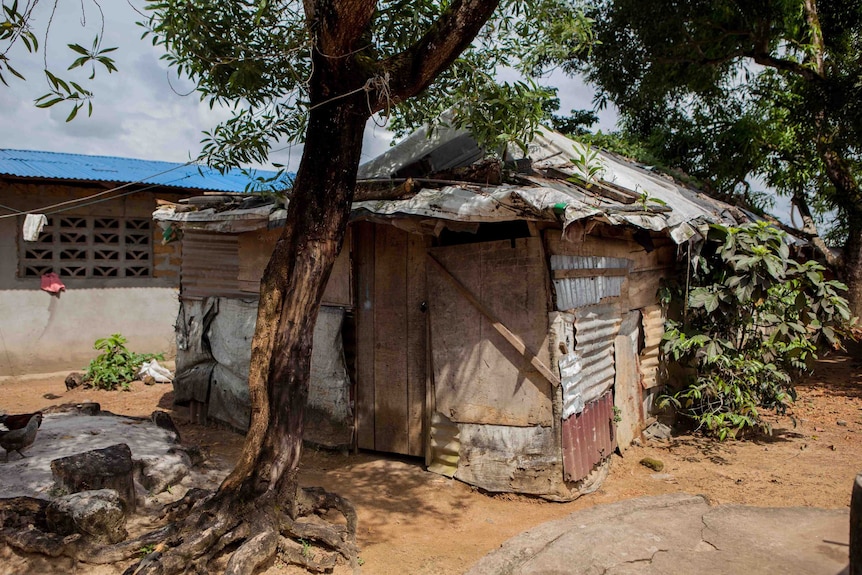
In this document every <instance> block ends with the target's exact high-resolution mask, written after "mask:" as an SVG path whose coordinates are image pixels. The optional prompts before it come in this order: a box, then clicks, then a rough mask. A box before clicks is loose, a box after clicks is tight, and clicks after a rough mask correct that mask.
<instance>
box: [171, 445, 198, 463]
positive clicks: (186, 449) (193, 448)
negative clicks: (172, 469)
mask: <svg viewBox="0 0 862 575" xmlns="http://www.w3.org/2000/svg"><path fill="white" fill-rule="evenodd" d="M174 451H182V452H183V453H185V454H186V455H187V456H188V457H189V460H190V461H191V462H192V467H197V466H198V465H201V464H202V463H203V462H204V461H206V460H207V454H206V453H205V452H204V450H203V449H201V448H200V447H199V446H197V445H177V446H176V447H172V448H171V449H170V450H169V451H168V453H173V452H174Z"/></svg>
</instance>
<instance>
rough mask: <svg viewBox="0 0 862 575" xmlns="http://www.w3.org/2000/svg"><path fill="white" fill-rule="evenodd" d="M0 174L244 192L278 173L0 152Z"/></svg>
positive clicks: (8, 151)
mask: <svg viewBox="0 0 862 575" xmlns="http://www.w3.org/2000/svg"><path fill="white" fill-rule="evenodd" d="M0 174H2V175H9V176H18V177H22V178H45V179H52V180H71V181H86V182H91V181H97V182H118V183H131V182H141V183H143V184H157V185H160V186H167V187H174V188H188V189H195V190H210V191H217V192H244V191H246V186H247V185H248V184H249V183H250V182H253V181H254V179H255V178H259V177H263V178H271V177H273V176H275V175H276V172H271V171H267V170H255V171H253V172H250V173H249V174H246V173H243V172H242V170H237V169H233V170H231V171H229V172H228V173H226V174H220V173H219V172H218V171H217V170H214V169H212V168H209V167H207V166H199V165H197V164H177V163H173V162H158V161H152V160H137V159H132V158H116V157H111V156H87V155H83V154H64V153H59V152H40V151H35V150H6V149H0ZM287 177H288V178H290V177H292V175H288V176H287ZM288 181H289V180H288Z"/></svg>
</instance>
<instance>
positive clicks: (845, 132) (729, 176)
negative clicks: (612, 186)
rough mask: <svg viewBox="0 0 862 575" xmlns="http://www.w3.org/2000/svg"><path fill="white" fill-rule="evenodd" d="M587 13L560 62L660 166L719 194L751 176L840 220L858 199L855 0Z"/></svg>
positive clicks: (622, 0) (725, 0)
mask: <svg viewBox="0 0 862 575" xmlns="http://www.w3.org/2000/svg"><path fill="white" fill-rule="evenodd" d="M589 14H590V16H591V17H592V18H594V19H595V20H596V26H595V31H596V37H597V39H598V40H599V41H600V44H598V45H597V46H596V48H595V49H594V50H593V52H592V54H591V55H590V57H589V58H587V59H584V60H581V61H578V62H572V63H570V65H569V67H570V69H579V70H584V71H586V73H587V75H588V78H589V79H590V80H591V81H592V82H594V83H595V84H596V85H597V86H598V87H599V89H600V90H601V92H600V96H599V98H598V104H599V105H603V104H605V103H606V102H607V100H611V101H613V102H614V103H615V104H616V105H617V106H618V107H619V109H620V111H621V113H622V115H623V126H624V129H625V132H626V134H627V135H628V136H629V137H630V138H633V139H636V140H638V141H640V142H643V143H644V144H645V145H646V147H647V148H648V149H649V150H650V151H651V152H652V153H653V154H655V156H656V157H658V158H660V159H661V160H662V161H663V162H664V163H666V164H669V165H675V166H678V167H679V168H681V169H683V170H684V171H686V172H688V173H691V174H692V175H696V176H698V177H700V178H702V179H704V180H707V181H709V182H710V183H711V185H712V186H713V188H714V191H716V192H717V193H719V194H724V195H726V196H730V195H742V196H745V195H746V194H748V193H749V192H750V188H749V184H748V181H749V178H750V177H751V176H759V177H761V178H762V179H763V180H764V181H765V182H766V183H767V184H768V185H770V186H772V187H773V188H775V189H776V190H778V191H779V192H780V193H782V194H787V195H789V196H802V197H804V199H807V200H808V201H809V202H811V203H812V205H813V206H814V207H816V208H817V209H819V210H820V211H821V212H825V211H827V210H829V209H832V208H836V207H837V208H839V214H840V215H841V220H842V221H844V222H845V223H846V220H847V218H848V217H849V216H850V215H851V212H850V211H848V210H846V209H844V207H846V206H847V205H848V203H849V204H850V205H852V206H854V210H853V212H852V213H856V212H857V211H858V208H859V207H862V196H860V193H859V187H858V184H856V181H857V178H858V177H859V172H860V159H862V156H860V153H862V151H860V137H862V108H860V106H859V105H858V102H859V101H860V96H862V83H860V82H859V78H860V73H862V51H860V48H862V35H860V29H862V28H860V24H862V3H859V2H855V1H851V0H847V1H837V2H820V3H817V2H815V0H770V1H767V2H736V1H732V0H722V1H718V2H712V1H706V0H687V1H684V2H671V1H668V0H647V1H646V2H643V1H635V0H599V1H597V2H595V3H594V7H593V9H592V11H591V12H589ZM838 169H840V170H843V175H841V176H835V174H834V173H830V172H834V171H835V170H838ZM841 177H843V178H844V180H845V181H844V182H838V183H836V178H839V179H840V178H841ZM848 182H849V185H848ZM845 231H846V229H845Z"/></svg>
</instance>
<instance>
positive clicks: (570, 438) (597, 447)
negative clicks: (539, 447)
mask: <svg viewBox="0 0 862 575" xmlns="http://www.w3.org/2000/svg"><path fill="white" fill-rule="evenodd" d="M562 431H563V469H564V476H565V479H566V481H580V480H581V479H584V478H585V477H587V476H588V475H589V474H590V472H591V471H592V470H593V468H594V467H595V466H596V464H598V463H600V462H601V461H602V460H604V459H605V458H608V457H610V456H611V454H612V453H613V452H614V450H615V449H616V447H617V441H616V434H615V433H614V401H613V394H612V393H610V392H608V393H606V394H604V395H603V396H602V397H601V398H599V399H598V400H596V401H593V402H591V403H589V404H587V405H586V406H585V407H584V410H583V411H582V412H581V413H580V414H578V415H573V416H571V417H569V418H568V419H566V420H564V421H563V430H562Z"/></svg>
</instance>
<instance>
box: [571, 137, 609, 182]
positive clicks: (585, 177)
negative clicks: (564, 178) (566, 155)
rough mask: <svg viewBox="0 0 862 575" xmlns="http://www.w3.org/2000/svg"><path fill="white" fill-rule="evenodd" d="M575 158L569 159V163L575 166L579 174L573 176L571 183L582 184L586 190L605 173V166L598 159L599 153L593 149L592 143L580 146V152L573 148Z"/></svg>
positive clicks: (599, 158)
mask: <svg viewBox="0 0 862 575" xmlns="http://www.w3.org/2000/svg"><path fill="white" fill-rule="evenodd" d="M575 154H577V157H575V158H570V161H571V162H572V163H573V164H574V165H575V167H576V168H577V169H578V171H579V172H580V174H576V175H575V176H573V178H572V181H573V182H575V183H583V184H584V185H585V187H586V188H587V189H590V188H591V187H592V186H593V184H596V183H598V182H599V180H601V179H602V176H603V175H604V173H605V166H604V164H602V159H601V157H599V151H598V149H596V148H593V145H592V143H590V142H587V143H586V144H581V151H580V152H578V148H577V147H576V148H575Z"/></svg>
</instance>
